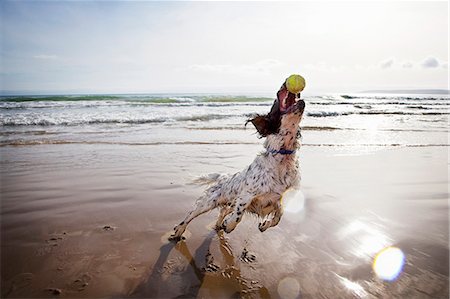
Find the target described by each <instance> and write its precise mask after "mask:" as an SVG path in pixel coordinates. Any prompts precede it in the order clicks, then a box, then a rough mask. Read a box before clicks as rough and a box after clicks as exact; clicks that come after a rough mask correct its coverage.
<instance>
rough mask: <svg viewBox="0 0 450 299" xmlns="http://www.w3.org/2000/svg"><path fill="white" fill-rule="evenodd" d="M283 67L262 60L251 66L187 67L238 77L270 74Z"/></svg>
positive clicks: (199, 65) (270, 61) (269, 60)
mask: <svg viewBox="0 0 450 299" xmlns="http://www.w3.org/2000/svg"><path fill="white" fill-rule="evenodd" d="M282 65H284V63H282V62H281V61H279V60H276V59H264V60H261V61H258V62H256V63H253V64H241V65H232V64H193V65H190V66H189V67H188V69H190V70H194V71H201V72H214V73H226V74H239V75H254V74H263V75H269V74H271V71H272V69H274V68H276V67H280V66H282Z"/></svg>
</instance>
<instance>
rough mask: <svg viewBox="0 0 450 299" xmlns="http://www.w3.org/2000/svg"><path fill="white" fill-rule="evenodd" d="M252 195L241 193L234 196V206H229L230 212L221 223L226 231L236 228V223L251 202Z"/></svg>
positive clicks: (229, 231)
mask: <svg viewBox="0 0 450 299" xmlns="http://www.w3.org/2000/svg"><path fill="white" fill-rule="evenodd" d="M253 197H254V195H251V194H249V193H243V194H241V195H240V196H239V197H237V198H236V202H235V204H234V207H233V206H231V208H232V209H233V211H232V213H231V214H230V215H228V216H227V217H226V218H225V220H224V221H223V223H222V228H223V230H224V231H225V232H226V233H231V232H232V231H233V230H234V229H235V228H236V225H238V223H239V222H240V221H241V220H242V216H243V215H244V212H245V210H246V209H247V207H248V206H249V205H250V204H251V203H252V199H253Z"/></svg>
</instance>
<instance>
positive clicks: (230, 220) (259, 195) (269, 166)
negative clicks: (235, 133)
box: [169, 82, 305, 241]
mask: <svg viewBox="0 0 450 299" xmlns="http://www.w3.org/2000/svg"><path fill="white" fill-rule="evenodd" d="M304 110H305V102H304V101H303V100H302V99H300V94H293V93H291V92H289V91H288V90H287V87H286V82H285V83H283V85H282V86H281V88H280V90H279V91H278V92H277V99H276V100H275V102H274V104H273V105H272V108H271V110H270V112H269V113H268V114H267V115H257V116H256V117H254V118H253V119H250V120H248V121H247V123H248V122H251V123H252V124H253V125H254V126H255V128H256V130H257V131H258V133H259V135H260V136H261V137H265V138H266V140H265V142H264V147H265V151H264V152H262V153H260V154H259V155H258V156H257V157H256V158H255V160H254V161H253V162H252V163H251V164H250V165H249V166H248V167H247V168H245V169H244V170H242V171H240V172H237V173H235V174H233V175H231V176H230V175H221V174H210V175H207V176H203V177H201V178H200V179H198V180H197V182H200V183H204V184H207V185H209V187H208V188H207V189H206V191H205V193H204V194H203V195H202V196H201V197H200V198H198V199H197V201H196V203H195V206H194V208H193V209H192V210H191V211H190V212H189V213H188V214H187V215H186V217H185V218H184V220H183V221H182V222H181V223H180V224H178V225H177V226H176V227H175V228H174V233H173V234H172V235H171V236H170V238H169V239H170V240H174V241H179V240H181V239H182V234H183V233H184V231H185V230H186V227H187V225H188V224H189V223H190V222H191V221H192V220H193V219H194V218H196V217H197V216H199V215H201V214H203V213H206V212H208V211H211V210H212V209H214V208H220V213H219V216H218V219H217V222H216V229H217V230H220V229H223V230H224V231H225V232H226V233H230V232H232V231H233V230H234V229H235V228H236V226H237V225H238V224H239V222H240V221H241V220H242V216H243V214H244V213H245V212H247V213H252V214H255V215H257V216H258V217H259V219H260V223H259V225H258V228H259V230H260V231H261V232H264V231H265V230H267V229H268V228H270V227H273V226H276V225H277V224H278V223H279V221H280V219H281V217H282V215H283V208H282V205H281V197H282V195H283V193H284V192H285V191H286V190H288V189H289V188H297V187H298V186H299V182H300V170H299V162H298V159H297V156H296V151H297V149H298V148H299V147H300V143H299V141H298V136H300V128H299V125H300V121H301V119H302V117H303V112H304Z"/></svg>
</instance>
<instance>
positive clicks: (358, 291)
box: [336, 274, 367, 297]
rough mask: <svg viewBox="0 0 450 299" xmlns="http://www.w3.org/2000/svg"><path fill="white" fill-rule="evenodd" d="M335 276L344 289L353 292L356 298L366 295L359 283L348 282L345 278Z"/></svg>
mask: <svg viewBox="0 0 450 299" xmlns="http://www.w3.org/2000/svg"><path fill="white" fill-rule="evenodd" d="M336 276H337V277H338V278H339V281H340V282H341V283H342V284H343V285H344V287H346V288H347V289H348V290H349V291H351V292H353V293H354V294H355V295H357V296H358V297H365V296H366V295H367V292H366V291H365V290H364V288H363V287H362V286H361V285H360V284H359V283H356V282H353V281H350V280H348V279H347V278H345V277H342V276H339V275H337V274H336Z"/></svg>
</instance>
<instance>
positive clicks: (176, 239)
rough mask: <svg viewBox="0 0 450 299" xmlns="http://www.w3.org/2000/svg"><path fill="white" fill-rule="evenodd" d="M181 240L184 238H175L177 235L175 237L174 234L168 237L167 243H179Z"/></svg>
mask: <svg viewBox="0 0 450 299" xmlns="http://www.w3.org/2000/svg"><path fill="white" fill-rule="evenodd" d="M181 240H186V238H185V237H183V236H177V235H175V234H173V235H170V236H169V241H172V242H175V243H178V242H180V241H181Z"/></svg>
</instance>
